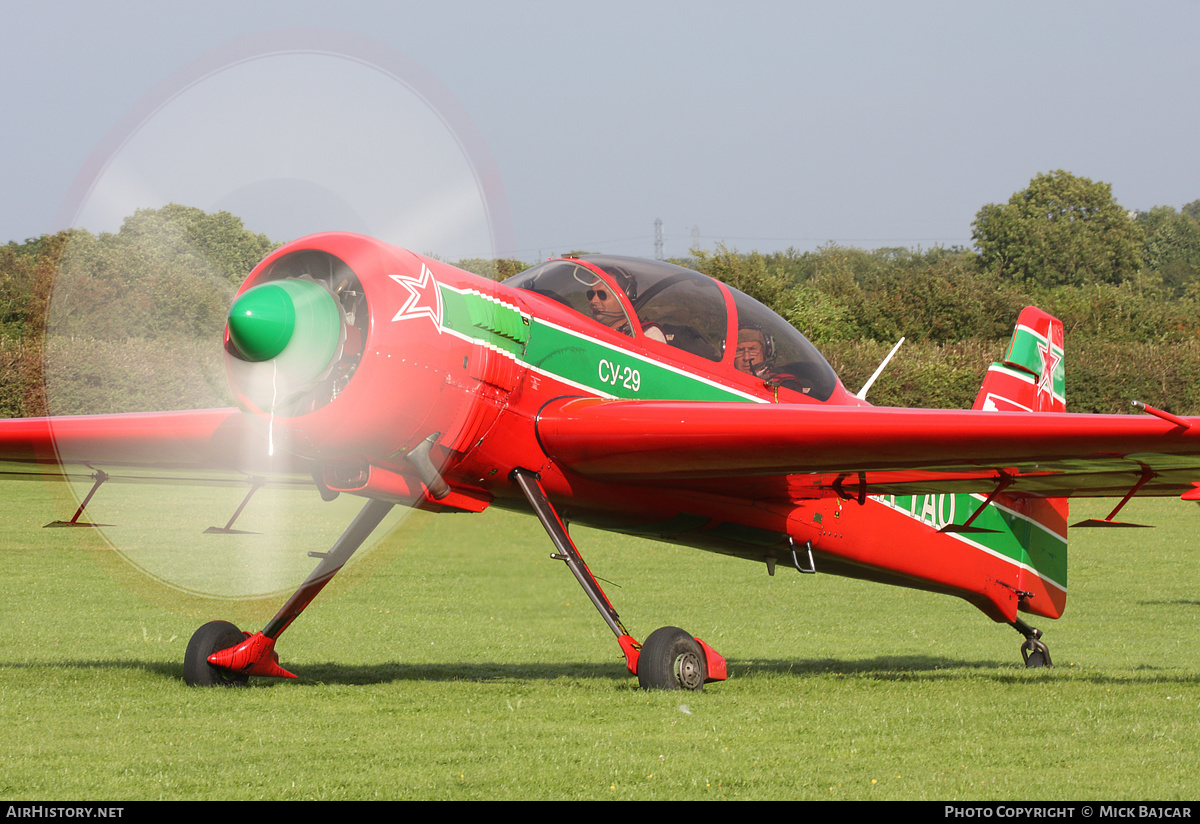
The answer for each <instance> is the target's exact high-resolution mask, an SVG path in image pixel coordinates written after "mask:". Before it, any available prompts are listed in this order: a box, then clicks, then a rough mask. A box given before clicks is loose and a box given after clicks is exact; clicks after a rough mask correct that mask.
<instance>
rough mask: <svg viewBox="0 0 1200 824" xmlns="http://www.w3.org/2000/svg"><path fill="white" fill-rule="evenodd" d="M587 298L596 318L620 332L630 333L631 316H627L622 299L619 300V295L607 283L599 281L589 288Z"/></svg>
mask: <svg viewBox="0 0 1200 824" xmlns="http://www.w3.org/2000/svg"><path fill="white" fill-rule="evenodd" d="M587 299H588V306H589V307H590V308H591V310H592V317H593V318H594V319H595V320H598V321H600V322H601V323H603V324H604V325H605V326H607V327H609V328H611V329H616V330H617V331H618V332H624V333H625V334H629V318H627V317H625V310H624V309H622V308H621V301H619V300H617V296H616V295H614V294H613V292H612V290H611V289H609V288H608V285H607V284H605V283H604V282H603V281H597V282H596V284H595V286H594V287H593V288H591V289H588V290H587Z"/></svg>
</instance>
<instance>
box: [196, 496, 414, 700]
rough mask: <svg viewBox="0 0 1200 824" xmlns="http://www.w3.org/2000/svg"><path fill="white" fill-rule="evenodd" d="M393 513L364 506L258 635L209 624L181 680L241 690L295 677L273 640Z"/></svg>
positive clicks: (374, 504)
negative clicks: (265, 678) (265, 679)
mask: <svg viewBox="0 0 1200 824" xmlns="http://www.w3.org/2000/svg"><path fill="white" fill-rule="evenodd" d="M391 510H392V504H390V503H387V502H386V501H376V500H369V501H367V504H366V506H364V507H363V508H362V510H361V511H360V512H359V513H358V515H356V516H355V518H354V520H353V521H352V522H351V523H350V526H349V527H347V528H346V531H345V532H343V533H342V537H340V538H338V539H337V541H336V542H335V543H334V545H333V546H332V547H331V548H330V549H329V551H328V552H314V553H309V554H310V555H313V556H314V557H318V558H320V559H321V562H320V563H319V564H317V568H316V569H314V570H313V572H312V574H311V575H309V576H308V578H307V579H306V580H305V581H304V583H303V584H301V585H300V588H299V589H297V590H296V591H295V593H293V594H292V597H291V598H289V599H288V601H287V603H286V604H284V605H283V607H282V608H281V609H280V610H279V612H277V613H276V614H275V617H274V618H272V619H271V621H270V623H268V624H267V626H266V628H265V629H263V630H262V632H257V633H255V634H253V635H251V634H250V633H248V632H242V631H241V630H239V629H238V628H237V627H235V626H234V625H233V624H230V623H227V622H225V621H212V622H210V623H208V624H205V625H204V626H202V627H200V629H198V630H196V634H195V635H193V636H192V640H191V641H190V642H189V643H188V648H187V653H186V654H185V656H184V663H183V679H184V681H186V682H187V683H188V684H189V685H190V686H193V687H211V686H227V687H234V686H245V685H246V683H247V682H248V680H249V676H251V675H271V676H275V677H278V678H295V677H296V676H295V675H293V674H292V673H290V672H288V671H287V670H285V669H284V668H283V667H281V666H279V656H278V655H277V654H276V653H275V641H276V640H277V639H278V638H279V636H280V635H282V634H283V631H284V630H285V629H287V628H288V627H289V626H290V625H291V623H292V621H295V620H296V618H297V617H298V616H299V615H300V613H301V612H303V611H304V608H305V607H307V606H308V605H309V604H310V603H312V600H313V599H314V598H316V597H317V593H319V592H320V591H321V590H322V589H323V588H324V586H325V585H326V584H328V583H329V582H330V581H331V580H332V579H333V576H334V575H337V574H338V571H339V570H341V568H342V567H343V566H345V565H346V562H347V561H349V560H350V556H351V555H353V554H354V553H355V551H356V550H357V549H358V548H359V547H360V546H362V544H363V541H365V540H367V537H368V536H370V534H371V533H372V532H374V531H375V527H377V526H379V523H380V522H381V521H382V520H383V519H384V517H385V516H386V515H387V514H388V513H389V512H390V511H391Z"/></svg>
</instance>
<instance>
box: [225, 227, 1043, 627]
mask: <svg viewBox="0 0 1200 824" xmlns="http://www.w3.org/2000/svg"><path fill="white" fill-rule="evenodd" d="M296 278H300V279H304V278H309V279H313V280H315V281H317V282H318V283H320V284H322V285H323V286H324V287H325V288H328V289H329V290H330V291H331V292H332V293H333V294H334V295H335V296H336V298H337V300H338V302H339V305H340V306H341V311H342V313H343V316H344V321H343V324H342V325H343V328H344V333H343V335H342V337H341V340H340V343H339V346H340V349H339V352H338V354H337V356H336V358H335V359H334V361H333V362H332V363H331V365H330V367H329V368H328V369H327V370H324V371H322V373H321V374H320V375H317V376H316V377H313V376H312V375H309V374H307V373H305V376H304V377H303V379H302V380H300V384H299V385H298V386H297V387H295V388H294V391H292V392H290V394H288V400H287V401H286V402H285V403H282V404H281V403H279V402H278V401H277V400H275V399H277V398H278V397H279V378H278V370H275V371H274V372H272V373H271V377H270V379H269V380H263V378H262V376H263V374H264V372H263V369H262V368H261V367H262V364H246V363H244V362H243V361H242V359H241V358H239V356H238V355H237V353H236V352H231V354H230V361H231V382H232V384H233V386H234V389H235V391H236V392H237V394H238V396H239V399H240V401H241V403H242V405H243V406H244V407H245V408H246V409H248V410H250V411H252V412H256V413H259V414H262V415H264V416H267V417H269V418H270V419H271V421H272V427H273V430H274V431H275V432H277V433H278V436H279V438H280V440H281V442H285V443H286V444H287V446H286V448H287V449H289V450H291V451H294V452H296V453H297V454H300V455H302V456H303V457H305V458H307V459H310V460H312V461H314V462H316V463H318V464H319V465H320V466H321V467H322V475H321V480H322V482H323V483H324V484H325V485H326V486H327V487H329V489H331V490H334V491H343V492H350V493H354V494H360V495H364V496H369V497H376V498H384V499H388V500H394V501H397V502H400V503H406V504H409V505H415V506H420V507H424V508H430V509H458V510H470V511H479V510H482V509H484V508H485V507H487V506H488V505H492V504H494V505H497V506H502V507H507V508H519V509H524V508H526V503H525V500H524V498H523V497H522V496H521V494H520V492H519V491H518V490H517V489H516V487H515V486H514V485H513V483H512V481H511V479H510V473H511V472H512V470H513V469H515V468H518V467H519V468H523V469H527V470H531V471H534V472H537V473H538V475H539V477H540V479H541V484H542V486H543V488H544V489H545V491H546V493H547V495H548V496H549V497H550V499H551V500H552V501H554V503H555V505H556V506H557V507H558V508H559V511H560V512H561V514H562V516H563V517H564V519H565V520H567V521H569V522H572V523H583V524H587V525H591V526H595V527H598V528H602V529H607V530H612V531H616V532H623V533H629V534H635V535H640V536H647V537H652V538H656V539H661V540H666V541H670V542H673V543H678V544H684V545H688V546H694V547H697V548H700V549H704V550H709V551H716V552H721V553H725V554H730V555H735V556H739V557H743V558H746V559H750V560H756V561H759V562H762V563H764V564H766V565H767V567H768V568H769V569H771V570H772V571H773V570H774V568H775V565H776V564H779V565H783V566H792V565H797V566H798V567H799V568H801V569H807V568H808V565H809V563H810V554H809V553H810V552H811V563H812V564H813V565H814V566H815V568H816V571H818V572H827V573H834V574H839V575H848V576H853V577H860V578H865V579H870V580H877V581H881V582H885V583H891V584H897V585H902V586H909V587H916V588H921V589H927V590H933V591H939V592H946V593H950V594H954V595H958V596H960V597H963V598H966V599H968V600H970V601H971V602H972V603H975V604H976V605H977V606H979V607H980V608H981V609H983V610H984V611H985V612H986V613H988V614H989V615H990V616H991V617H993V618H994V619H996V620H1012V619H1013V618H1014V617H1015V616H1016V612H1017V609H1018V607H1021V608H1022V609H1025V610H1027V611H1031V612H1034V613H1036V614H1041V615H1047V616H1050V617H1057V616H1058V615H1059V614H1061V611H1062V606H1063V603H1064V601H1065V586H1066V568H1065V561H1066V551H1065V550H1066V544H1065V523H1063V524H1062V525H1061V529H1060V528H1059V525H1058V520H1061V518H1060V517H1059V516H1058V515H1057V514H1056V512H1057V511H1056V510H1055V509H1054V507H1053V506H1052V505H1051V504H1048V503H1047V502H1046V501H1033V502H1031V501H1028V500H1017V499H1004V498H1002V497H1001V498H997V499H996V500H995V501H994V502H993V504H992V505H991V506H989V507H988V508H987V511H986V513H982V515H983V516H984V520H988V521H989V523H990V524H991V526H993V527H996V530H995V531H993V532H988V533H970V534H952V533H945V532H941V531H940V530H942V529H943V528H944V527H945V526H947V525H948V524H963V523H964V522H966V521H967V520H968V519H969V518H970V517H971V515H972V514H973V513H974V512H975V510H976V509H978V508H979V507H980V505H981V503H982V501H983V496H974V495H966V494H944V495H940V494H930V495H915V496H902V497H901V496H891V495H888V496H870V495H865V494H862V493H861V492H860V491H858V490H856V489H855V487H854V481H853V478H850V479H847V480H846V482H845V484H844V485H840V484H834V485H833V486H834V488H835V489H839V490H842V494H837V495H830V494H829V492H828V489H829V488H830V484H829V483H822V484H815V483H814V482H813V478H812V477H811V476H809V475H805V474H803V473H797V474H796V475H794V476H787V477H786V478H784V479H779V478H770V479H767V478H758V477H754V476H748V477H744V478H738V479H735V480H734V481H732V482H731V481H730V480H728V479H722V480H720V481H715V480H712V479H704V478H695V479H686V480H682V481H680V482H678V483H671V484H657V485H645V484H629V483H617V482H612V481H607V480H601V479H597V478H592V477H587V476H585V475H583V474H580V473H578V472H574V471H572V470H571V469H570V468H568V467H566V466H563V465H562V464H561V463H559V462H557V461H555V460H554V458H553V455H551V454H548V453H547V451H546V449H545V448H544V447H543V444H542V442H541V440H540V439H539V429H538V426H539V415H541V414H543V410H546V409H549V408H552V407H553V405H555V404H563V403H568V402H570V401H571V400H572V399H578V398H598V399H630V400H639V399H641V400H661V399H673V400H682V401H697V402H703V401H723V402H731V401H732V402H741V403H746V404H775V403H779V404H820V405H826V406H859V405H865V401H863V400H861V399H859V398H857V397H856V396H855V395H853V394H851V393H850V392H848V391H847V390H846V388H845V387H844V386H843V385H842V383H841V382H840V380H838V378H837V377H836V375H835V374H834V372H833V370H832V369H831V368H830V367H829V365H828V363H826V361H825V360H824V358H822V357H821V355H820V354H819V353H818V352H817V350H816V349H815V348H814V347H813V346H812V345H811V344H810V343H809V342H808V341H807V340H806V339H805V338H804V337H803V336H802V335H801V334H800V333H799V332H797V331H796V330H795V329H794V328H793V327H792V326H791V325H790V324H788V323H787V322H786V321H784V320H783V319H781V318H779V317H778V316H777V315H775V314H774V313H773V312H771V311H770V310H769V309H767V308H766V307H765V306H763V305H762V304H760V303H758V302H757V301H754V300H753V299H751V298H749V297H748V296H746V295H744V294H742V293H740V292H738V291H736V290H733V289H731V288H729V287H728V286H726V285H725V284H722V283H720V282H718V281H715V280H713V279H711V278H708V277H706V276H704V275H701V274H699V273H696V272H692V271H690V270H687V269H684V268H681V267H678V266H674V265H671V264H666V263H662V262H653V261H641V260H634V259H628V258H617V257H608V256H596V257H588V258H583V259H564V260H557V261H550V262H548V263H546V264H542V265H541V266H539V267H535V268H534V269H531V270H528V271H527V272H524V273H522V274H520V275H518V276H516V277H515V278H511V279H509V280H508V281H505V282H503V283H498V282H495V281H491V280H488V279H485V278H481V277H478V276H475V275H472V274H470V273H467V272H464V271H462V270H459V269H457V268H455V267H452V266H449V265H447V264H444V263H442V262H440V261H436V260H433V259H429V258H424V257H421V256H419V255H416V254H413V253H411V252H408V251H405V250H402V249H398V248H395V247H392V246H388V245H386V244H383V243H380V242H378V241H374V240H371V239H368V238H363V237H361V236H357V235H344V234H330V235H320V236H314V237H312V238H306V239H303V240H301V241H297V242H295V243H293V244H289V245H288V246H285V247H283V248H282V249H281V250H279V251H278V252H276V253H275V254H274V255H272V256H271V257H270V258H268V259H267V260H266V261H264V263H263V264H261V265H260V267H258V268H257V269H256V270H255V272H254V273H252V275H251V277H250V278H249V279H248V281H247V284H246V286H244V287H243V289H244V290H245V289H247V288H250V287H253V286H256V285H259V284H261V283H263V282H269V281H271V280H280V279H296ZM339 284H341V288H340V290H339V288H338V287H339ZM272 368H273V369H274V367H272ZM637 437H638V433H637V432H633V431H627V430H622V428H621V427H620V426H619V425H617V426H615V427H614V431H613V432H612V437H611V443H612V447H611V448H612V449H614V450H619V449H620V448H621V444H622V443H623V442H625V441H628V440H629V439H635V438H637ZM826 480H828V479H826ZM1031 508H1037V511H1036V512H1034V511H1031ZM978 522H979V521H978V519H977V523H978ZM1030 541H1034V542H1049V543H1050V544H1051V545H1052V546H1051V553H1052V554H1053V550H1054V546H1056V544H1055V542H1061V545H1062V550H1061V555H1062V569H1061V575H1059V574H1058V573H1057V572H1056V571H1054V570H1051V571H1050V572H1049V573H1047V571H1046V570H1045V569H1043V570H1042V571H1041V572H1039V571H1038V570H1036V569H1035V568H1034V567H1033V566H1032V565H1031V564H1029V563H1028V558H1027V556H1026V554H1025V553H1026V549H1027V547H1028V545H1029V543H1030Z"/></svg>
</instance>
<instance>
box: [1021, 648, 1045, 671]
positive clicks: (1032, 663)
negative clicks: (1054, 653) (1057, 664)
mask: <svg viewBox="0 0 1200 824" xmlns="http://www.w3.org/2000/svg"><path fill="white" fill-rule="evenodd" d="M1044 666H1046V653H1044V652H1042V651H1041V650H1036V649H1035V650H1034V651H1033V652H1031V653H1029V657H1028V658H1026V659H1025V669H1039V668H1041V667H1044Z"/></svg>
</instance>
